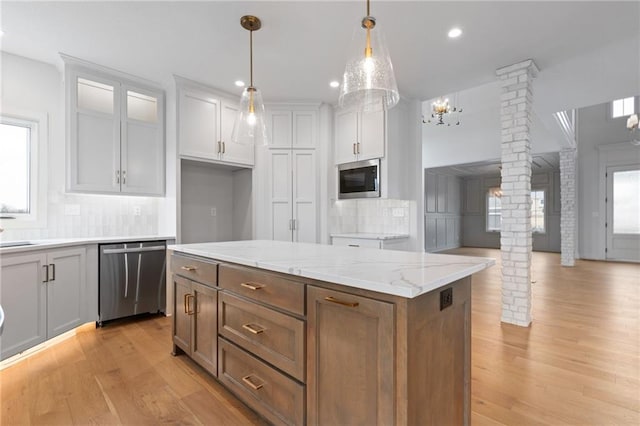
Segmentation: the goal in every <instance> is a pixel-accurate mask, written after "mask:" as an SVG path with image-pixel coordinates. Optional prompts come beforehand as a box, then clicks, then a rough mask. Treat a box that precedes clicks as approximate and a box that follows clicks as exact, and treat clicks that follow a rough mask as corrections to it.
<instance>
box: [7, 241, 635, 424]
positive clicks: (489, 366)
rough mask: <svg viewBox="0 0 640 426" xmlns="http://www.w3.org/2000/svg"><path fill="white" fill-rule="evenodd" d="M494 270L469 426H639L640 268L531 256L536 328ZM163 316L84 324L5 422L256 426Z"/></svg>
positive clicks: (477, 299)
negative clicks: (179, 342)
mask: <svg viewBox="0 0 640 426" xmlns="http://www.w3.org/2000/svg"><path fill="white" fill-rule="evenodd" d="M455 252H456V253H461V254H470V255H479V256H489V257H494V258H496V259H497V260H498V265H497V266H494V267H493V268H491V269H489V270H487V271H483V272H481V273H479V274H476V275H474V278H473V280H472V281H473V314H472V321H473V329H472V339H473V341H472V353H473V355H472V364H473V369H472V381H473V383H472V423H473V425H474V426H476V425H500V424H503V425H534V424H550V425H562V424H571V425H587V424H590V425H610V424H619V425H638V424H640V265H637V264H624V263H605V262H591V261H578V263H577V266H576V267H575V268H563V267H560V266H559V261H560V259H559V255H557V254H551V253H534V267H533V279H534V281H535V283H534V285H533V296H534V308H533V309H534V310H533V315H534V323H533V325H532V326H531V327H530V328H521V327H516V326H511V325H506V324H501V323H500V307H501V301H500V297H501V293H500V266H499V260H500V259H499V257H500V253H499V251H497V250H486V249H458V250H456V251H455ZM170 329H171V324H170V319H169V318H153V319H148V320H142V321H136V322H129V323H126V324H112V325H110V326H107V327H105V328H103V329H98V330H95V329H93V328H91V327H85V328H83V329H82V331H80V332H79V333H78V334H77V335H76V336H75V337H73V338H71V339H69V340H66V341H65V342H63V343H61V344H58V345H56V346H53V347H51V348H48V349H46V350H44V351H42V352H39V353H37V354H35V355H34V356H32V357H30V358H28V359H27V360H25V361H22V362H21V363H19V364H16V365H14V366H11V367H9V368H6V369H5V370H3V371H1V372H0V403H1V404H2V405H1V417H0V424H2V425H13V424H25V425H26V424H64V425H68V424H132V425H133V424H135V425H142V424H159V423H184V424H207V425H240V424H262V422H261V421H260V420H259V419H258V418H257V417H256V415H255V414H253V413H252V412H251V411H250V410H249V409H247V408H246V407H244V406H243V405H242V404H241V403H239V402H237V400H235V399H234V398H233V396H231V395H230V394H229V393H228V392H227V391H225V390H224V389H223V388H222V387H221V386H220V385H218V384H217V382H216V381H215V380H214V379H212V378H210V377H209V376H208V375H207V374H206V373H204V371H203V370H201V369H200V368H199V367H197V366H196V365H195V364H193V363H192V362H191V361H189V360H188V359H187V358H186V357H184V356H180V357H172V356H171V355H170V354H169V352H170V350H171V344H170V340H171V337H170Z"/></svg>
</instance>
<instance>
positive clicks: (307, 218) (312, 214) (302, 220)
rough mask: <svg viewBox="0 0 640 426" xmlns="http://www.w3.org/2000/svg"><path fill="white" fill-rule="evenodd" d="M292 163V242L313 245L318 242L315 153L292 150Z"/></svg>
mask: <svg viewBox="0 0 640 426" xmlns="http://www.w3.org/2000/svg"><path fill="white" fill-rule="evenodd" d="M292 162H293V174H292V184H293V186H292V188H291V194H292V195H291V196H292V207H293V216H292V218H293V241H294V242H298V243H315V242H317V241H318V239H317V234H318V232H317V221H316V181H317V180H316V156H315V151H313V150H293V158H292Z"/></svg>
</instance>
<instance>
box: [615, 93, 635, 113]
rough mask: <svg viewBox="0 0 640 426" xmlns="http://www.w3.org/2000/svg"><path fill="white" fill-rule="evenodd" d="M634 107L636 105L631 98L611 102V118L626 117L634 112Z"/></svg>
mask: <svg viewBox="0 0 640 426" xmlns="http://www.w3.org/2000/svg"><path fill="white" fill-rule="evenodd" d="M635 106H636V103H635V98H634V97H633V96H632V97H630V98H624V99H616V100H615V101H613V102H612V108H611V116H612V117H613V118H618V117H627V116H629V115H631V114H634V113H635V112H636V111H635V110H636V108H635Z"/></svg>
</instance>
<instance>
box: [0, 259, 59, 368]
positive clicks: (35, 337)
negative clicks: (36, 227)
mask: <svg viewBox="0 0 640 426" xmlns="http://www.w3.org/2000/svg"><path fill="white" fill-rule="evenodd" d="M46 264H47V256H46V255H45V254H44V253H38V254H16V255H5V256H2V257H0V276H1V280H0V304H2V308H3V309H4V313H5V322H4V328H3V332H2V335H1V336H0V349H1V351H0V359H5V358H8V357H10V356H12V355H15V354H17V353H20V352H22V351H24V350H26V349H29V348H30V347H32V346H35V345H37V344H38V343H42V342H44V341H45V340H46V338H47V284H46V283H45V282H44V281H46V274H45V265H46Z"/></svg>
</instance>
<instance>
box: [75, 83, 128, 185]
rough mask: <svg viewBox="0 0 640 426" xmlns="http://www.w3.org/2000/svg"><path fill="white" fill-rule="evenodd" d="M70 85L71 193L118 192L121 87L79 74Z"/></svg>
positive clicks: (117, 84)
mask: <svg viewBox="0 0 640 426" xmlns="http://www.w3.org/2000/svg"><path fill="white" fill-rule="evenodd" d="M70 84H71V85H72V86H71V90H70V99H69V107H70V110H71V112H70V129H69V130H70V133H71V135H70V140H71V146H70V152H69V156H70V158H69V160H70V161H69V173H70V179H69V185H70V189H71V190H74V191H91V192H120V104H121V103H120V84H119V83H117V82H115V81H111V80H108V79H101V78H100V79H99V78H96V77H94V76H87V75H83V74H81V73H74V74H73V77H72V78H71V80H70Z"/></svg>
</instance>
